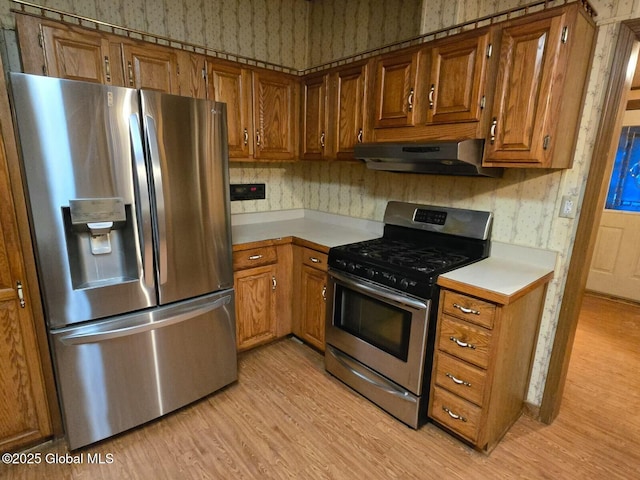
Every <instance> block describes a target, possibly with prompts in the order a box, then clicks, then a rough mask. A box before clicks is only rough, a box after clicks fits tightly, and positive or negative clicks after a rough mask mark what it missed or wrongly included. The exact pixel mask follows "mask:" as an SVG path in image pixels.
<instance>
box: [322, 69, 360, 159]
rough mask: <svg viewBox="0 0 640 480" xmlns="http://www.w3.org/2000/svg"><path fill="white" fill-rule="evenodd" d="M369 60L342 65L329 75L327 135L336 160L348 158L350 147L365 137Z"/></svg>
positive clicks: (351, 148) (349, 156) (351, 154)
mask: <svg viewBox="0 0 640 480" xmlns="http://www.w3.org/2000/svg"><path fill="white" fill-rule="evenodd" d="M370 68H371V67H370V63H369V62H366V63H359V64H353V65H349V66H347V67H342V68H340V69H339V70H337V71H335V72H333V73H331V74H330V76H329V82H330V89H329V108H330V109H333V112H334V113H333V116H330V118H331V124H330V128H329V129H328V135H329V139H330V140H332V142H333V145H332V150H333V152H334V155H335V157H336V158H337V159H338V160H341V159H347V160H348V159H352V158H353V147H354V146H355V145H356V144H357V143H362V142H365V141H367V140H368V139H369V129H368V128H367V114H368V109H367V106H368V102H367V94H368V82H369V71H370Z"/></svg>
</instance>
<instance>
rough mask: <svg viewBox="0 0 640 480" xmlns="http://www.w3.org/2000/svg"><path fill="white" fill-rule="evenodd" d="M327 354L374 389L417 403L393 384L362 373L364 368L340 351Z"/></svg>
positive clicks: (327, 351)
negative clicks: (361, 370)
mask: <svg viewBox="0 0 640 480" xmlns="http://www.w3.org/2000/svg"><path fill="white" fill-rule="evenodd" d="M325 353H330V354H331V355H332V356H333V358H335V359H336V361H337V362H338V363H340V364H341V365H342V366H343V367H344V368H346V369H347V370H348V371H349V372H351V373H352V374H353V375H355V376H356V377H358V378H359V379H361V380H363V381H365V382H367V383H370V384H371V385H373V386H374V387H377V388H379V389H381V390H384V391H385V392H387V393H389V394H391V395H394V396H396V397H399V398H401V399H403V400H406V401H408V402H415V400H414V398H412V397H411V395H409V394H408V392H406V391H405V390H400V389H398V387H396V386H395V385H394V384H393V383H391V382H389V381H384V380H382V379H381V378H380V379H374V378H371V377H370V376H368V375H366V374H364V373H361V372H360V371H359V370H360V369H361V368H362V366H360V365H358V363H357V362H356V361H354V360H352V359H350V358H348V357H346V356H344V355H343V354H341V352H339V351H338V350H336V349H334V348H331V347H329V348H328V349H327V350H326V352H325ZM365 368H366V367H365Z"/></svg>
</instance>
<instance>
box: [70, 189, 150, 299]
mask: <svg viewBox="0 0 640 480" xmlns="http://www.w3.org/2000/svg"><path fill="white" fill-rule="evenodd" d="M62 216H63V220H64V225H65V233H66V237H67V238H66V240H67V242H66V243H67V254H68V257H69V266H70V270H71V277H72V283H73V288H75V289H78V288H91V287H98V286H103V285H107V284H112V283H120V282H127V281H135V280H137V277H138V274H137V272H138V269H137V261H136V248H135V235H134V227H133V221H132V218H131V205H127V204H125V203H124V200H123V199H122V198H119V197H114V198H80V199H72V200H69V206H68V207H62Z"/></svg>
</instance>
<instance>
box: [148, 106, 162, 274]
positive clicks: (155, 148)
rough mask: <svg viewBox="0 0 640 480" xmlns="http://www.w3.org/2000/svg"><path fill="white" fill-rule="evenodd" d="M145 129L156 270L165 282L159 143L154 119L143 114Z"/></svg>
mask: <svg viewBox="0 0 640 480" xmlns="http://www.w3.org/2000/svg"><path fill="white" fill-rule="evenodd" d="M144 125H145V130H146V134H147V135H146V137H147V146H148V147H149V156H150V159H151V172H152V176H153V187H154V199H155V204H156V219H157V226H158V256H159V260H158V272H159V275H160V284H161V285H163V284H165V283H167V223H166V219H165V207H164V189H163V185H162V170H161V167H162V165H161V161H160V160H161V159H160V144H159V143H158V134H157V129H156V121H155V120H154V118H153V117H152V116H151V115H146V116H145V122H144Z"/></svg>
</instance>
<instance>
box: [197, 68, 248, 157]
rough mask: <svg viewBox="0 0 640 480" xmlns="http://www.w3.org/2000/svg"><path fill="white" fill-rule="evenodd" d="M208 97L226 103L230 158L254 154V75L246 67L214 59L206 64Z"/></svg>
mask: <svg viewBox="0 0 640 480" xmlns="http://www.w3.org/2000/svg"><path fill="white" fill-rule="evenodd" d="M207 82H208V96H209V98H212V99H214V100H216V101H218V102H224V103H226V104H227V127H228V128H227V130H228V133H227V134H228V136H229V157H230V158H249V157H250V156H251V155H253V140H252V138H253V124H252V120H253V119H252V118H251V101H252V98H251V72H250V71H249V70H247V69H246V68H241V67H239V66H237V65H232V64H228V63H223V62H216V61H215V60H213V61H212V60H208V61H207Z"/></svg>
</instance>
